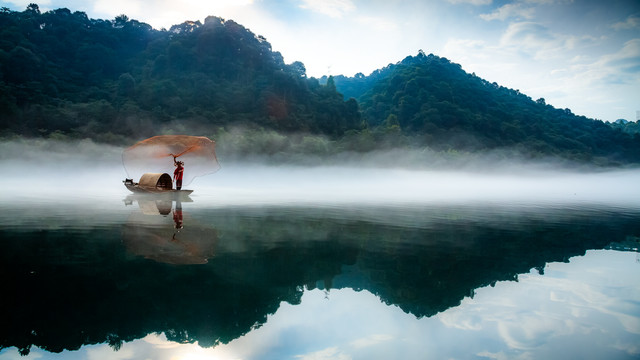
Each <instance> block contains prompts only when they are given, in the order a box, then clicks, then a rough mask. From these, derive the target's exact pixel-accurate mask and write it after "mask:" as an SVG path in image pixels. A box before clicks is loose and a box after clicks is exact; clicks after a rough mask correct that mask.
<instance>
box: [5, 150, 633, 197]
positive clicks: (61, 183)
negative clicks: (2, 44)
mask: <svg viewBox="0 0 640 360" xmlns="http://www.w3.org/2000/svg"><path fill="white" fill-rule="evenodd" d="M123 149H124V147H119V146H110V145H103V144H97V143H95V142H93V141H91V140H82V141H55V140H42V139H39V140H28V139H18V140H11V141H4V142H0V154H1V155H0V165H1V166H2V167H3V168H4V169H5V175H4V176H3V177H2V178H1V180H0V185H2V186H3V188H4V189H5V190H4V191H3V196H2V200H0V202H6V201H10V200H11V199H13V200H20V199H25V198H33V199H54V200H55V199H58V198H65V200H64V201H84V200H86V199H96V200H101V201H102V200H104V201H107V202H113V200H114V199H116V200H117V201H118V202H120V203H121V200H122V199H123V198H124V197H125V196H127V195H128V194H129V192H128V191H127V190H126V189H125V187H124V186H123V184H122V180H124V178H125V177H126V176H127V175H126V172H125V171H124V168H123V166H122V161H121V154H122V150H123ZM218 150H219V151H218V158H219V160H220V163H221V166H222V168H221V170H219V171H218V172H217V173H215V174H211V175H207V176H204V177H199V178H196V179H195V180H194V182H193V183H191V184H189V185H188V186H185V187H186V188H189V189H194V190H195V192H194V194H193V195H192V198H193V200H194V206H196V207H197V206H230V205H241V206H246V205H269V204H272V205H274V204H275V205H282V204H284V205H287V204H294V205H295V204H349V203H361V204H372V203H375V204H393V203H430V202H458V203H466V202H523V203H526V202H538V203H540V202H543V203H544V202H548V203H558V202H560V203H580V202H598V203H614V204H623V205H624V206H625V207H638V206H640V187H639V186H637V184H639V183H640V169H637V168H635V169H620V168H618V169H603V168H601V167H593V168H589V167H586V166H572V167H566V166H564V165H565V164H564V163H562V162H558V161H545V162H543V161H536V162H524V161H519V160H516V159H514V158H513V157H511V158H510V157H509V156H508V154H506V153H499V152H492V153H482V154H460V153H456V152H453V151H451V152H447V153H435V152H432V151H418V150H406V151H405V150H399V149H396V150H389V151H372V152H367V153H355V152H342V153H338V154H336V155H335V156H332V157H330V158H328V157H319V156H307V155H301V154H287V155H286V156H285V154H280V153H275V154H271V155H264V156H258V157H256V156H246V157H242V156H237V154H234V155H233V156H229V157H227V154H226V153H225V149H224V148H222V147H221V148H219V149H218ZM185 166H186V169H187V171H188V164H185ZM136 180H137V179H136ZM56 201H57V200H56Z"/></svg>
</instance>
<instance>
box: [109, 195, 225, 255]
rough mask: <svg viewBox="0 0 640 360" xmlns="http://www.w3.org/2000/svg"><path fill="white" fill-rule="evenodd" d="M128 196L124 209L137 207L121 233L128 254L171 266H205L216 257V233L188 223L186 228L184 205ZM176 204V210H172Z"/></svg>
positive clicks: (192, 221) (163, 200) (169, 200)
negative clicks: (135, 205) (126, 206)
mask: <svg viewBox="0 0 640 360" xmlns="http://www.w3.org/2000/svg"><path fill="white" fill-rule="evenodd" d="M185 200H186V201H188V202H192V200H191V199H190V198H189V199H185V198H184V197H183V198H178V199H176V200H175V201H174V200H171V199H164V198H160V199H159V198H154V197H149V196H140V195H131V196H128V197H127V198H125V200H124V202H125V204H126V205H133V204H134V203H138V208H139V210H134V211H132V212H131V215H130V216H129V218H128V220H127V223H126V224H125V225H124V228H123V232H122V241H123V243H124V245H125V247H126V249H127V251H128V252H129V253H131V254H134V255H137V256H142V257H144V258H145V259H150V260H154V261H157V262H161V263H167V264H174V265H193V264H206V263H207V262H208V259H210V258H212V257H213V256H214V254H215V246H216V241H217V238H218V233H217V231H216V229H214V228H211V227H205V226H203V225H202V224H200V223H199V222H198V221H196V220H193V219H192V220H190V221H189V225H188V226H186V227H185V221H184V219H185V215H187V216H188V214H186V213H185V212H184V210H183V207H182V202H183V201H185ZM174 204H175V206H174Z"/></svg>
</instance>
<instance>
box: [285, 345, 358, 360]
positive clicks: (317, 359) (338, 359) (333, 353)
mask: <svg viewBox="0 0 640 360" xmlns="http://www.w3.org/2000/svg"><path fill="white" fill-rule="evenodd" d="M295 358H297V359H302V360H325V359H326V360H329V359H331V360H350V359H351V357H350V356H348V355H346V354H344V353H342V352H340V350H338V348H337V347H331V348H328V349H324V350H320V351H316V352H313V353H309V354H304V355H296V356H295Z"/></svg>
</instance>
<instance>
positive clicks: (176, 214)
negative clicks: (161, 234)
mask: <svg viewBox="0 0 640 360" xmlns="http://www.w3.org/2000/svg"><path fill="white" fill-rule="evenodd" d="M173 222H175V223H176V229H178V230H180V229H182V202H181V201H180V200H177V201H176V208H175V210H173ZM174 236H175V235H174Z"/></svg>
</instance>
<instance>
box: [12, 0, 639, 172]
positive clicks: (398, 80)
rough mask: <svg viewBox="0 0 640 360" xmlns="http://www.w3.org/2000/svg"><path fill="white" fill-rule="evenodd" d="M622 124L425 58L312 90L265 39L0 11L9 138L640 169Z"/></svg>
mask: <svg viewBox="0 0 640 360" xmlns="http://www.w3.org/2000/svg"><path fill="white" fill-rule="evenodd" d="M628 125H629V124H615V125H609V124H606V123H604V122H602V121H599V120H593V119H588V118H586V117H583V116H576V115H574V114H573V113H572V112H571V110H569V109H556V108H554V107H552V106H550V105H547V104H546V103H545V101H544V99H542V98H541V99H538V100H536V101H533V100H532V99H531V98H529V97H528V96H526V95H524V94H522V93H520V92H519V91H517V90H512V89H507V88H505V87H502V86H500V85H498V84H497V83H490V82H488V81H486V80H483V79H481V78H479V77H477V76H475V74H468V73H466V72H465V71H464V70H463V69H462V67H461V66H460V65H459V64H455V63H453V62H451V61H450V60H448V59H446V58H441V57H438V56H436V55H433V54H429V55H427V54H425V53H424V52H422V51H420V52H419V53H418V54H417V55H416V56H407V57H406V58H404V59H403V60H401V61H399V62H398V63H396V64H389V65H388V66H386V67H384V68H381V69H378V70H376V71H374V72H372V73H371V74H370V75H368V76H364V75H363V74H357V75H356V76H354V77H352V78H347V77H344V76H341V75H340V76H335V77H334V76H331V77H325V78H321V79H317V78H313V77H311V78H309V77H307V75H306V69H305V66H304V64H303V63H301V62H298V61H296V62H293V63H291V64H286V63H285V62H284V59H283V57H282V55H281V54H280V53H279V52H277V51H274V50H273V49H272V48H271V44H269V42H267V40H266V39H265V38H264V37H263V36H260V35H256V34H254V33H252V32H251V31H250V30H248V29H247V28H245V27H244V26H242V25H240V24H238V23H236V22H234V21H233V20H225V19H222V18H219V17H215V16H209V17H207V18H206V19H205V21H204V23H201V22H200V21H195V22H194V21H186V22H184V23H182V24H178V25H174V26H172V27H171V28H170V29H169V30H164V29H163V30H154V29H153V28H151V26H149V25H147V24H145V23H142V22H139V21H137V20H132V19H129V18H128V17H127V16H126V15H120V16H118V17H116V18H115V19H114V20H101V19H90V18H89V17H88V16H87V15H86V14H85V13H83V12H78V11H76V12H71V11H70V10H69V9H66V8H62V9H56V10H51V11H47V12H44V13H41V12H40V10H39V8H38V6H37V5H36V4H31V5H29V6H28V7H27V9H26V10H25V11H22V12H17V11H11V10H8V9H6V8H4V9H2V11H0V134H3V135H4V137H10V136H14V135H19V136H38V137H43V136H44V137H51V136H58V137H60V136H63V137H71V138H92V139H95V140H97V141H101V142H111V143H126V142H129V141H130V140H131V139H139V138H143V137H146V136H152V135H156V134H159V133H185V132H191V133H201V134H205V135H211V136H213V137H216V138H222V139H224V138H225V135H228V134H229V133H230V130H231V129H233V128H237V127H241V128H248V129H252V130H251V131H253V132H254V133H261V132H265V133H268V132H270V131H275V132H277V133H280V134H283V135H284V136H288V134H294V133H298V134H300V133H302V134H309V136H311V137H316V138H318V137H327V138H328V139H329V141H333V142H338V143H339V145H340V146H338V148H340V149H344V150H347V151H357V152H362V151H369V150H372V149H380V148H389V147H413V148H424V147H428V148H432V149H435V150H438V151H440V150H442V151H447V150H451V149H454V150H460V151H468V152H476V151H483V150H494V149H507V148H508V149H515V150H516V151H518V152H520V153H523V154H525V155H526V157H533V158H541V157H549V156H553V157H561V158H565V159H570V160H572V161H580V162H597V163H603V164H625V163H638V162H639V161H640V136H639V135H636V134H633V133H632V131H628V129H633V128H632V127H631V126H628ZM632 125H633V123H632ZM267 142H268V141H267ZM314 144H315V145H317V141H316V142H315V143H314ZM315 145H314V146H315ZM315 148H317V146H315ZM285 150H287V149H285ZM289 150H291V148H289ZM250 151H251V150H250ZM256 151H257V150H256ZM269 151H272V152H277V151H280V150H278V149H270V150H269ZM321 155H322V154H321Z"/></svg>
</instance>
